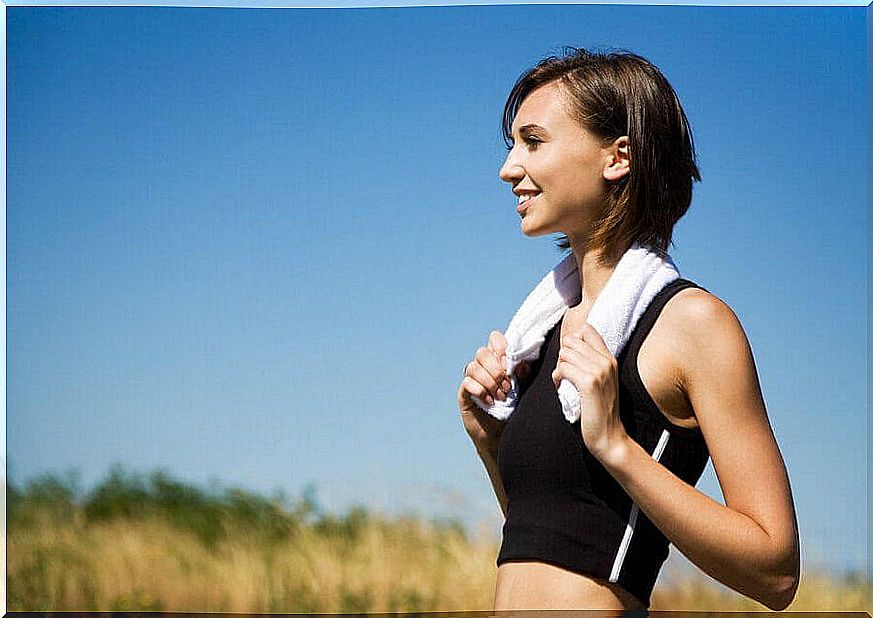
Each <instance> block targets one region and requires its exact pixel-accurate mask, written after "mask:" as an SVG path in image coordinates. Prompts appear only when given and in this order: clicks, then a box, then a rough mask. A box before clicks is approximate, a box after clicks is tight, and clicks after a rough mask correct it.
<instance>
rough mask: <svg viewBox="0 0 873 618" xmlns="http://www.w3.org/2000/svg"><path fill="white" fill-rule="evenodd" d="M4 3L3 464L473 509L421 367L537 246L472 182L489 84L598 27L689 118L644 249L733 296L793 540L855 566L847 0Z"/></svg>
mask: <svg viewBox="0 0 873 618" xmlns="http://www.w3.org/2000/svg"><path fill="white" fill-rule="evenodd" d="M6 16H7V32H6V36H7V53H8V56H7V63H8V64H7V84H8V94H7V113H8V116H7V355H8V356H7V360H8V365H7V452H8V469H9V475H10V477H11V479H12V480H13V481H14V482H18V483H20V482H22V481H24V480H26V479H29V478H32V477H34V476H36V475H39V474H42V473H44V472H64V471H66V470H68V469H73V468H75V469H78V470H79V471H80V472H81V475H82V481H83V485H84V486H85V487H86V488H87V487H90V486H91V485H93V484H94V483H95V482H97V481H99V480H100V479H101V478H103V476H104V475H105V474H106V473H107V472H108V469H109V467H110V466H111V465H112V464H113V463H121V464H123V465H124V466H125V467H126V468H127V469H129V470H140V471H148V470H152V469H156V468H158V467H162V468H165V469H167V470H169V471H170V472H172V473H173V474H175V475H177V476H178V477H180V478H183V479H186V480H189V481H192V482H196V483H204V484H205V483H206V482H208V481H209V480H217V481H220V482H222V483H225V484H237V485H241V486H244V487H247V488H251V489H254V490H258V491H263V492H265V493H268V492H270V491H272V490H273V489H275V488H283V489H284V490H285V491H286V492H288V493H289V494H291V495H296V494H298V493H299V492H300V491H301V490H302V488H303V486H304V485H305V484H306V483H309V482H312V483H315V485H316V486H317V491H318V497H319V499H320V500H321V501H322V502H323V503H324V504H325V505H326V506H327V507H328V508H330V509H336V510H340V509H343V508H345V507H346V506H348V505H350V504H352V503H363V504H368V505H371V506H376V507H379V508H383V509H385V510H388V511H397V510H408V509H413V510H417V511H419V512H421V513H424V514H435V515H458V516H461V517H462V518H464V519H465V520H466V521H467V522H469V523H474V522H480V521H486V522H489V525H494V526H497V525H498V522H499V520H500V516H499V509H498V507H497V502H496V499H495V497H494V495H493V493H492V490H491V487H490V484H489V482H488V480H487V476H486V475H485V471H484V468H483V467H482V465H481V463H480V461H479V460H478V458H477V457H476V455H475V452H474V450H473V448H472V446H471V444H470V443H469V441H468V439H467V437H466V434H465V433H464V431H463V429H462V427H461V424H460V420H459V417H458V411H457V404H456V401H455V394H456V391H457V388H458V385H459V382H460V376H461V369H462V367H463V366H464V364H465V363H466V362H468V361H469V360H470V358H471V357H472V355H473V353H474V352H475V350H476V348H477V347H479V346H480V345H483V344H484V343H485V340H486V338H487V335H488V333H489V331H490V330H492V329H498V330H503V329H504V328H505V326H506V323H507V322H508V320H509V318H510V317H511V316H512V313H513V312H514V310H515V308H516V307H517V306H518V304H519V303H520V301H521V300H522V299H523V297H524V296H525V294H526V293H527V291H528V290H529V289H530V288H531V287H532V285H533V284H534V283H536V281H538V280H539V278H540V277H541V276H542V274H543V273H544V272H545V271H547V270H548V269H549V268H550V267H551V266H553V265H554V264H555V263H556V262H557V260H558V259H559V258H560V254H559V253H558V252H557V250H556V249H555V248H554V244H553V243H552V241H551V240H550V238H547V237H543V238H537V239H530V238H526V237H525V236H523V235H522V234H521V233H520V231H519V220H518V215H517V214H516V212H515V204H514V200H513V197H512V195H511V194H510V192H509V190H508V188H507V187H506V186H505V185H504V183H502V182H501V181H500V180H499V179H498V177H497V170H498V168H499V166H500V164H501V162H502V158H503V156H504V154H505V150H504V146H503V143H502V140H501V138H500V132H499V121H500V114H501V111H502V106H503V101H504V98H505V96H506V94H507V93H508V92H509V90H510V88H511V86H512V84H513V82H514V81H515V79H516V78H517V77H518V75H519V74H520V73H521V72H522V71H523V70H524V69H526V68H527V67H529V66H531V65H532V64H534V63H535V62H536V61H537V60H539V59H540V58H541V57H542V56H544V55H546V54H548V53H551V52H555V51H557V50H558V49H559V47H560V46H561V45H577V46H585V47H613V48H625V49H629V50H632V51H635V52H637V53H640V54H642V55H644V56H646V57H647V58H649V59H650V60H652V61H653V62H654V63H655V64H656V65H658V66H659V67H660V68H661V69H662V71H663V72H664V73H665V74H666V76H667V77H668V79H669V80H670V81H671V83H672V84H673V86H674V87H675V89H676V90H677V92H678V94H679V96H680V98H681V100H682V102H683V105H684V107H685V111H686V113H687V115H688V118H689V120H690V122H691V125H692V128H693V132H694V138H695V144H696V147H697V151H698V157H699V163H700V169H701V172H702V176H703V182H702V183H700V184H699V185H697V186H696V189H695V195H694V201H693V204H692V207H691V209H690V210H689V212H688V214H687V215H686V216H685V218H683V219H682V220H681V221H680V223H679V224H678V226H677V228H676V232H675V247H674V248H673V250H672V255H673V257H674V259H675V260H676V262H677V264H678V265H679V267H680V269H681V271H682V274H683V276H685V277H687V278H690V279H692V280H694V281H696V282H698V283H699V284H700V285H702V286H704V287H705V288H707V289H708V290H710V291H711V292H712V293H714V294H716V295H717V296H719V297H720V298H722V299H724V300H725V301H726V302H727V303H728V304H729V305H730V306H731V307H732V308H733V309H734V311H735V312H736V313H737V315H738V316H739V318H740V320H741V322H742V323H743V326H744V328H745V330H746V333H747V335H748V337H749V340H750V342H751V344H752V348H753V350H754V354H755V359H756V362H757V366H758V370H759V375H760V378H761V384H762V388H763V391H764V397H765V400H766V403H767V408H768V413H769V415H770V419H771V422H772V424H773V427H774V430H775V432H776V436H777V439H778V440H779V443H780V446H781V449H782V452H783V455H784V457H785V459H786V462H787V465H788V469H789V474H790V477H791V482H792V488H793V491H794V495H795V500H796V504H797V509H798V517H799V521H800V527H801V537H802V549H803V552H804V558H805V560H806V565H807V566H810V565H813V564H821V565H827V566H829V567H830V568H833V569H843V568H865V566H866V561H865V560H866V552H867V543H866V539H867V537H866V533H867V529H868V526H869V518H868V513H867V500H866V497H867V468H868V466H867V422H866V405H867V404H866V401H867V399H866V396H867V392H866V378H867V365H866V362H867V357H866V324H867V322H866V299H867V244H866V243H867V236H866V230H867V209H866V204H867V198H866V181H867V172H866V170H867V115H866V111H867V107H866V90H865V78H866V64H865V58H866V56H865V54H866V46H865V37H866V24H865V9H863V8H839V9H834V8H788V7H781V8H753V7H745V8H731V7H666V6H572V5H564V6H561V5H557V6H487V7H486V6H478V7H475V6H468V7H463V6H457V7H430V8H429V7H410V8H383V9H378V8H370V9H319V10H305V9H272V10H270V9H262V10H255V9H195V8H76V9H69V8H67V9H58V8H47V7H43V8H22V7H8V8H7V10H6ZM699 487H700V488H701V490H703V491H705V492H706V493H707V494H709V495H711V496H713V497H716V498H718V499H721V494H720V491H719V489H718V483H717V480H716V478H715V475H714V473H713V470H712V467H711V465H710V466H709V468H708V469H707V472H706V474H705V476H704V478H703V479H702V481H701V483H700V485H699ZM496 529H499V528H496Z"/></svg>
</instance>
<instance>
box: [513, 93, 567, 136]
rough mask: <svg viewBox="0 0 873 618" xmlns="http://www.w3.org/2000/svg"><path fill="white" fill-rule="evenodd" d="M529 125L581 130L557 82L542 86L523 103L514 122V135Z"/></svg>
mask: <svg viewBox="0 0 873 618" xmlns="http://www.w3.org/2000/svg"><path fill="white" fill-rule="evenodd" d="M527 124H537V125H540V126H542V127H544V128H546V129H549V128H553V129H560V128H579V125H578V123H576V121H575V120H574V119H573V117H572V116H571V115H570V106H569V103H568V102H567V97H566V95H565V94H564V92H563V90H561V88H560V87H559V86H558V85H557V84H556V83H555V82H552V83H549V84H545V85H544V86H540V87H539V88H537V89H536V90H534V91H533V92H531V93H530V94H529V95H527V97H526V98H525V99H524V101H522V103H521V105H520V106H519V108H518V113H516V115H515V118H514V119H513V121H512V131H513V133H515V132H517V131H518V129H519V128H520V127H523V126H525V125H527Z"/></svg>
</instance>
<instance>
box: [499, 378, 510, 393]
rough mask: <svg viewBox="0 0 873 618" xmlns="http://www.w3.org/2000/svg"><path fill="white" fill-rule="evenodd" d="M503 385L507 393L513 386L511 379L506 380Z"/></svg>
mask: <svg viewBox="0 0 873 618" xmlns="http://www.w3.org/2000/svg"><path fill="white" fill-rule="evenodd" d="M501 386H503V390H504V392H507V393H508V392H509V391H510V389H511V388H512V384H510V382H509V380H504V381H503V383H502V385H501Z"/></svg>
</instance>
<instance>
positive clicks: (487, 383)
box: [462, 331, 512, 405]
mask: <svg viewBox="0 0 873 618" xmlns="http://www.w3.org/2000/svg"><path fill="white" fill-rule="evenodd" d="M495 333H497V331H494V332H493V333H492V336H491V337H489V345H493V344H496V345H497V346H498V347H500V345H501V343H504V344H505V339H504V340H503V341H501V339H502V335H500V333H497V335H499V337H495V336H494V334H495ZM503 349H504V351H505V345H504V347H503ZM503 362H504V359H503V358H501V357H499V355H498V353H497V352H495V351H494V350H493V349H492V348H491V347H481V348H479V349H478V350H476V356H475V358H474V359H473V360H472V361H471V362H470V363H468V364H467V367H466V369H465V370H464V376H465V377H464V382H463V383H462V388H466V390H467V391H468V392H470V393H471V394H473V395H475V396H476V397H479V398H480V399H482V400H483V401H485V402H486V403H487V404H488V405H491V404H493V403H494V400H495V399H499V400H505V399H506V395H507V393H509V391H510V389H511V388H512V384H511V382H510V380H509V378H508V377H507V375H506V371H505V369H504V366H503ZM464 385H466V386H464Z"/></svg>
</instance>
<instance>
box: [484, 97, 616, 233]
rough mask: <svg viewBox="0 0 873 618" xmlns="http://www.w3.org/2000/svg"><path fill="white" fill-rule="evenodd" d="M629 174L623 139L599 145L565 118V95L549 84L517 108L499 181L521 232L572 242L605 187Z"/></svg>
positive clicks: (590, 216) (587, 222)
mask: <svg viewBox="0 0 873 618" xmlns="http://www.w3.org/2000/svg"><path fill="white" fill-rule="evenodd" d="M629 171H630V167H629V159H628V150H627V137H626V136H623V137H620V138H618V139H617V140H615V141H613V142H606V143H604V142H603V140H601V139H600V138H599V137H598V136H596V135H595V134H594V133H592V132H590V131H588V130H587V129H586V128H585V127H583V126H582V125H581V124H580V123H579V122H578V121H577V120H576V119H575V118H574V117H573V116H572V115H571V111H570V104H569V102H568V101H567V98H566V95H565V94H564V92H563V91H562V90H561V88H560V87H559V86H558V85H557V84H556V83H554V82H553V83H550V84H546V85H544V86H540V87H539V88H537V89H536V90H534V91H533V92H531V93H530V94H529V95H528V96H527V98H525V99H524V101H523V102H522V103H521V105H520V106H519V109H518V113H517V114H516V116H515V119H514V120H513V123H512V148H511V150H510V151H509V154H508V155H507V157H506V161H505V162H504V163H503V166H502V167H501V168H500V178H501V179H502V180H504V181H506V182H508V183H510V184H511V185H512V192H513V193H514V194H515V195H516V196H517V198H518V213H519V214H520V215H521V217H522V223H521V230H522V233H524V234H525V235H526V236H541V235H543V234H551V233H563V234H565V235H566V236H567V237H568V238H570V239H571V240H572V239H574V238H585V236H586V235H587V233H588V230H589V229H590V226H591V223H592V222H593V221H594V220H595V219H596V217H597V216H598V215H599V214H600V212H601V210H602V208H603V207H604V205H605V199H606V194H607V190H608V187H609V183H610V182H614V181H616V180H618V179H619V178H621V177H622V176H624V175H626V174H627V173H629Z"/></svg>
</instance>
